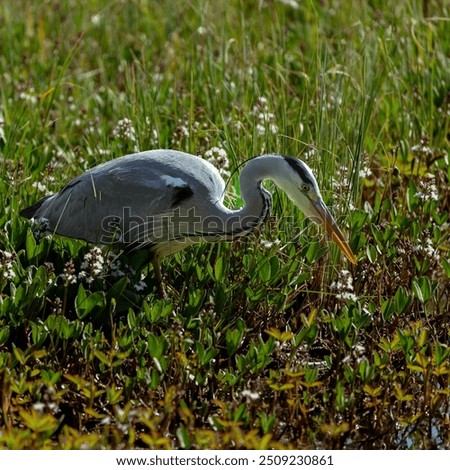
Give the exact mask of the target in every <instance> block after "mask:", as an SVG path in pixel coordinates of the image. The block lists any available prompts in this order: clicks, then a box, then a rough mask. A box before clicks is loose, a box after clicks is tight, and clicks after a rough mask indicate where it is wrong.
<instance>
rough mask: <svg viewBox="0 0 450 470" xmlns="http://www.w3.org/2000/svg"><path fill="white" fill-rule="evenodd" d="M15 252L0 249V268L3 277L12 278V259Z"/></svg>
mask: <svg viewBox="0 0 450 470" xmlns="http://www.w3.org/2000/svg"><path fill="white" fill-rule="evenodd" d="M15 259H16V253H14V252H12V253H11V252H9V251H6V250H0V268H1V270H2V271H3V272H2V275H3V277H4V278H5V279H12V278H13V277H14V269H13V267H14V261H15Z"/></svg>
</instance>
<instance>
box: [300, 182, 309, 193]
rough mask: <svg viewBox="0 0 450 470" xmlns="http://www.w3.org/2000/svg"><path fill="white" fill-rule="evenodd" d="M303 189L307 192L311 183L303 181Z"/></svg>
mask: <svg viewBox="0 0 450 470" xmlns="http://www.w3.org/2000/svg"><path fill="white" fill-rule="evenodd" d="M301 189H302V191H303V192H304V193H307V192H308V191H309V189H310V188H309V185H308V184H306V183H303V184H302V186H301Z"/></svg>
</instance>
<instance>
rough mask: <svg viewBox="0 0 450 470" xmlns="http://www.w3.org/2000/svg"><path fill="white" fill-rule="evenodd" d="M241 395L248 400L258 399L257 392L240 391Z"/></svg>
mask: <svg viewBox="0 0 450 470" xmlns="http://www.w3.org/2000/svg"><path fill="white" fill-rule="evenodd" d="M241 395H242V396H243V397H246V398H250V400H257V399H258V398H259V393H258V392H252V391H251V390H242V393H241Z"/></svg>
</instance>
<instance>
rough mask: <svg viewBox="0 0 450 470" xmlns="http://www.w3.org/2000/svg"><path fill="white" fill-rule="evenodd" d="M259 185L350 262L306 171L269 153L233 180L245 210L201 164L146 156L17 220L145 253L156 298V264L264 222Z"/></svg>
mask: <svg viewBox="0 0 450 470" xmlns="http://www.w3.org/2000/svg"><path fill="white" fill-rule="evenodd" d="M265 179H270V180H272V181H273V182H274V183H275V184H276V185H277V186H279V187H280V188H282V189H283V190H284V191H285V192H286V194H287V195H288V197H289V198H290V199H291V200H292V201H293V202H294V203H295V204H296V205H297V206H298V207H299V208H300V209H301V210H302V211H303V212H304V213H305V215H306V216H308V217H309V218H311V219H312V220H313V221H314V222H315V223H318V224H322V225H324V227H325V229H326V230H327V232H328V233H329V234H330V236H331V237H332V239H333V240H334V241H335V242H336V244H337V245H338V246H339V248H340V249H341V250H342V252H343V253H344V255H345V256H346V257H347V258H348V259H349V261H350V262H351V263H353V264H355V263H356V258H355V255H354V254H353V252H352V250H351V248H350V246H349V245H348V243H347V241H346V240H345V237H344V235H343V234H342V232H341V230H340V229H339V227H338V226H337V224H336V222H335V220H334V218H333V216H332V215H331V213H330V211H329V210H328V209H327V207H326V205H325V204H324V202H323V199H322V196H321V194H320V190H319V187H318V185H317V182H316V179H315V177H314V175H313V173H312V171H311V169H310V168H309V167H308V166H307V165H306V164H305V163H304V162H302V161H301V160H299V159H297V158H292V157H286V156H282V155H277V154H267V155H261V156H259V157H255V158H253V159H251V160H249V161H248V163H247V164H246V165H245V166H244V168H243V170H242V172H241V174H240V178H239V182H240V191H241V196H242V199H243V201H244V203H245V204H244V206H243V207H242V208H241V209H236V210H232V209H229V208H227V207H226V206H225V205H224V202H223V201H224V196H225V182H224V180H223V178H222V177H221V176H220V174H219V171H218V170H217V169H216V168H215V167H214V166H213V165H212V164H211V163H209V162H208V161H206V160H203V159H202V158H200V157H197V156H194V155H190V154H187V153H183V152H179V151H175V150H149V151H145V152H140V153H135V154H131V155H126V156H124V157H119V158H116V159H113V160H111V161H108V162H106V163H102V164H100V165H98V166H96V167H94V168H92V169H90V170H88V171H86V172H85V173H83V174H82V175H80V176H78V177H76V178H74V179H73V180H72V181H70V182H69V183H68V184H66V185H65V186H64V187H63V188H62V189H61V190H60V191H59V192H58V193H56V194H54V195H51V196H47V197H45V198H43V199H41V200H39V201H38V202H36V203H35V204H33V205H31V206H29V207H27V208H25V209H23V210H22V211H21V212H20V214H21V215H22V216H24V217H27V218H29V219H35V220H38V221H39V222H40V223H43V224H45V230H46V231H47V232H50V233H56V234H58V235H62V236H65V237H71V238H78V239H83V240H86V241H88V242H91V243H96V244H103V245H112V244H115V245H119V246H122V247H124V248H125V249H127V248H128V249H135V248H140V247H148V249H150V250H151V252H152V253H153V261H152V264H153V266H154V270H155V275H156V280H157V283H158V288H159V291H160V293H162V292H163V288H162V283H161V271H160V264H159V262H160V259H161V258H162V257H164V256H167V255H170V254H173V253H176V252H177V251H180V250H182V249H184V248H186V247H188V246H190V245H192V244H194V243H199V242H201V241H207V242H216V241H223V240H225V241H230V240H233V239H236V238H238V237H243V236H246V235H248V234H250V232H252V231H253V230H254V229H255V228H256V227H258V226H259V225H260V224H262V223H263V222H264V221H265V219H266V218H267V216H268V215H269V213H270V210H271V207H272V197H271V194H270V192H269V191H268V190H267V189H265V188H264V187H263V186H262V181H263V180H265Z"/></svg>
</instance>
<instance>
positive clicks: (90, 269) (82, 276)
mask: <svg viewBox="0 0 450 470" xmlns="http://www.w3.org/2000/svg"><path fill="white" fill-rule="evenodd" d="M104 267H105V259H104V257H103V254H102V251H101V249H100V248H99V247H98V246H94V248H92V249H91V250H89V252H88V253H86V254H85V255H84V259H83V262H82V263H81V265H80V269H81V271H80V272H79V273H78V279H79V280H85V281H86V282H87V283H88V284H92V282H94V280H95V279H96V278H97V277H98V276H99V275H100V274H101V273H102V272H103V271H104Z"/></svg>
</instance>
